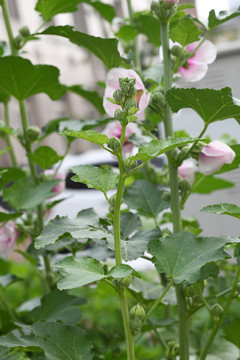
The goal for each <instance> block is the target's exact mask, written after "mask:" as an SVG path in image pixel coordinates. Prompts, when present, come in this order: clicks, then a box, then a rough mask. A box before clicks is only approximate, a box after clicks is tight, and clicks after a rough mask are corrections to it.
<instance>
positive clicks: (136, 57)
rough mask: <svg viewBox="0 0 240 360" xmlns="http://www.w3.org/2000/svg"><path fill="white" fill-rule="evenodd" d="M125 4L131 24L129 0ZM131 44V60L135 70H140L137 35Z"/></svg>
mask: <svg viewBox="0 0 240 360" xmlns="http://www.w3.org/2000/svg"><path fill="white" fill-rule="evenodd" d="M127 6H128V13H129V18H130V22H131V24H133V22H134V14H133V9H132V2H131V0H127ZM133 44H134V45H133V61H134V65H135V68H136V70H137V71H141V70H142V67H141V59H140V54H139V48H138V38H137V37H135V39H134V42H133Z"/></svg>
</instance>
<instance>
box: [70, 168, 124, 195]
mask: <svg viewBox="0 0 240 360" xmlns="http://www.w3.org/2000/svg"><path fill="white" fill-rule="evenodd" d="M71 171H72V172H73V173H74V174H75V176H73V177H72V178H71V179H72V180H73V181H75V182H80V183H84V184H86V185H87V187H88V188H90V189H91V188H94V189H97V190H100V191H102V192H103V193H107V192H108V191H109V190H110V189H114V188H116V186H117V184H118V177H119V176H118V174H115V173H114V172H112V171H111V170H108V169H101V168H99V167H97V166H93V165H79V166H74V167H73V168H71Z"/></svg>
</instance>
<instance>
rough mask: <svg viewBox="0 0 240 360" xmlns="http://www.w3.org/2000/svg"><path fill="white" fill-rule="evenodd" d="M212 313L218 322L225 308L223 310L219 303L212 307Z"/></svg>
mask: <svg viewBox="0 0 240 360" xmlns="http://www.w3.org/2000/svg"><path fill="white" fill-rule="evenodd" d="M210 312H211V314H212V316H213V318H214V319H215V320H218V319H219V318H220V317H221V315H222V313H223V308H222V306H221V305H219V304H218V303H217V304H214V305H212V306H211V307H210Z"/></svg>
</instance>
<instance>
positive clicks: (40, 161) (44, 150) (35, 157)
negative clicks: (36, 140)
mask: <svg viewBox="0 0 240 360" xmlns="http://www.w3.org/2000/svg"><path fill="white" fill-rule="evenodd" d="M30 158H31V160H32V161H33V162H34V163H35V164H37V165H38V166H40V167H41V168H42V169H43V170H46V169H48V168H50V167H51V166H53V165H54V164H56V163H57V162H58V161H59V160H61V159H62V158H63V157H62V156H59V155H58V154H57V153H56V151H55V150H53V149H52V148H50V147H49V146H39V147H38V148H37V149H36V150H35V151H34V153H32V154H31V155H30Z"/></svg>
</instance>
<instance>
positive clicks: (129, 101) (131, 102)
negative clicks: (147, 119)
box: [125, 99, 137, 110]
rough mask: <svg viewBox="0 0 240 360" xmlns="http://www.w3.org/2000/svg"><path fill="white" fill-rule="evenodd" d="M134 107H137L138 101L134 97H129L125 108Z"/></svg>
mask: <svg viewBox="0 0 240 360" xmlns="http://www.w3.org/2000/svg"><path fill="white" fill-rule="evenodd" d="M132 107H134V108H135V107H137V103H136V101H135V100H134V99H128V100H127V101H126V104H125V109H126V110H129V109H130V108H132Z"/></svg>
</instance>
